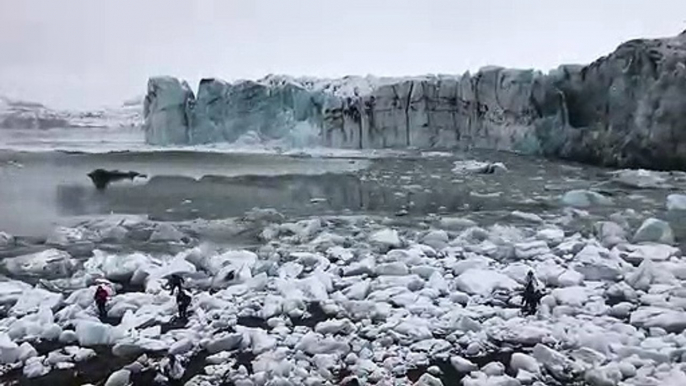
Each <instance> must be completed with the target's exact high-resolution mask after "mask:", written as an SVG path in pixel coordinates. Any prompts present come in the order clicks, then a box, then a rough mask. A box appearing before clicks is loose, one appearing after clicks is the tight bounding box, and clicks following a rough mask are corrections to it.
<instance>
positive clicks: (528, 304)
mask: <svg viewBox="0 0 686 386" xmlns="http://www.w3.org/2000/svg"><path fill="white" fill-rule="evenodd" d="M537 282H538V281H537V280H536V278H535V277H534V271H529V272H528V273H527V274H526V285H525V286H524V293H523V294H522V312H523V313H524V314H525V315H535V314H536V312H538V306H539V305H540V304H541V297H542V294H541V290H540V289H539V288H538V285H537Z"/></svg>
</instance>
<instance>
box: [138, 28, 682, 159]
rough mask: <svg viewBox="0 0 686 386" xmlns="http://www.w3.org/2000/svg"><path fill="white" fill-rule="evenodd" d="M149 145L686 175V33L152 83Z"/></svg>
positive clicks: (163, 79) (146, 104)
mask: <svg viewBox="0 0 686 386" xmlns="http://www.w3.org/2000/svg"><path fill="white" fill-rule="evenodd" d="M144 119H145V123H144V128H145V139H146V142H147V143H148V144H152V145H197V144H207V143H216V142H235V141H239V140H241V139H242V138H245V137H246V136H247V137H248V138H252V139H254V140H259V141H269V140H281V141H286V142H287V143H290V144H292V145H296V146H312V145H320V146H326V147H332V148H343V149H382V148H419V149H454V148H465V147H466V148H470V147H476V148H485V149H495V150H505V151H514V152H519V153H524V154H535V155H544V156H552V157H559V158H563V159H570V160H577V161H583V162H588V163H593V164H601V165H612V166H620V167H646V168H658V169H685V168H686V162H685V161H686V130H684V128H685V127H684V126H685V125H686V32H685V33H682V34H680V35H678V36H676V37H671V38H663V39H638V40H632V41H629V42H626V43H624V44H622V45H620V46H619V48H617V50H616V51H615V52H613V53H611V54H610V55H608V56H605V57H603V58H600V59H598V60H597V61H595V62H593V63H591V64H590V65H587V66H582V65H562V66H560V67H559V68H557V69H555V70H553V71H550V72H549V73H543V72H541V71H536V70H518V69H507V68H502V67H495V66H491V67H486V68H482V69H481V70H479V71H478V72H476V73H474V74H470V73H466V74H464V75H461V76H453V75H426V76H417V77H406V78H382V77H373V76H367V77H356V76H348V77H345V78H341V79H315V78H293V77H288V76H275V75H270V76H267V77H265V78H263V79H260V80H245V81H238V82H234V83H229V82H225V81H223V80H220V79H203V80H201V81H200V84H199V86H198V90H197V95H196V94H194V93H193V91H192V90H191V88H190V87H189V85H188V84H187V83H186V82H185V81H181V80H179V79H176V78H173V77H169V76H160V77H152V78H150V79H149V81H148V93H147V95H146V97H145V101H144Z"/></svg>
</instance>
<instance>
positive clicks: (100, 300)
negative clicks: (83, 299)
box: [94, 285, 109, 319]
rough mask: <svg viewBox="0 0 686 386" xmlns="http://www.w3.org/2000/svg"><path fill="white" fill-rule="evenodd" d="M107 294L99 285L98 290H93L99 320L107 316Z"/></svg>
mask: <svg viewBox="0 0 686 386" xmlns="http://www.w3.org/2000/svg"><path fill="white" fill-rule="evenodd" d="M108 296H109V294H108V293H107V290H106V289H105V288H103V286H101V285H99V286H98V289H96V290H95V297H94V299H95V304H96V305H97V306H98V314H99V315H100V319H102V318H105V317H106V316H107V297H108Z"/></svg>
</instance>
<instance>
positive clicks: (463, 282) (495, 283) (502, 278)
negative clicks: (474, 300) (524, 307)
mask: <svg viewBox="0 0 686 386" xmlns="http://www.w3.org/2000/svg"><path fill="white" fill-rule="evenodd" d="M455 286H456V287H457V289H459V290H460V291H463V292H466V293H468V294H471V295H482V296H489V295H490V294H491V293H492V292H493V290H495V289H505V290H510V291H512V290H514V289H516V288H517V287H519V284H517V282H516V281H514V280H512V279H511V278H510V277H508V276H506V275H504V274H502V273H499V272H496V271H491V270H485V269H478V268H474V269H468V270H466V271H465V272H464V273H462V274H461V275H460V276H458V277H457V279H456V280H455Z"/></svg>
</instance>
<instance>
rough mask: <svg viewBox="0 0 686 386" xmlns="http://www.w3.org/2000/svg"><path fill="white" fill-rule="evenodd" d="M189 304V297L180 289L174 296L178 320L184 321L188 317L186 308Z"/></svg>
mask: <svg viewBox="0 0 686 386" xmlns="http://www.w3.org/2000/svg"><path fill="white" fill-rule="evenodd" d="M190 304H191V297H190V295H188V294H187V293H186V291H184V290H183V289H182V288H179V292H177V294H176V306H177V307H178V308H179V318H180V319H182V320H185V319H186V318H187V317H188V306H190Z"/></svg>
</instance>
